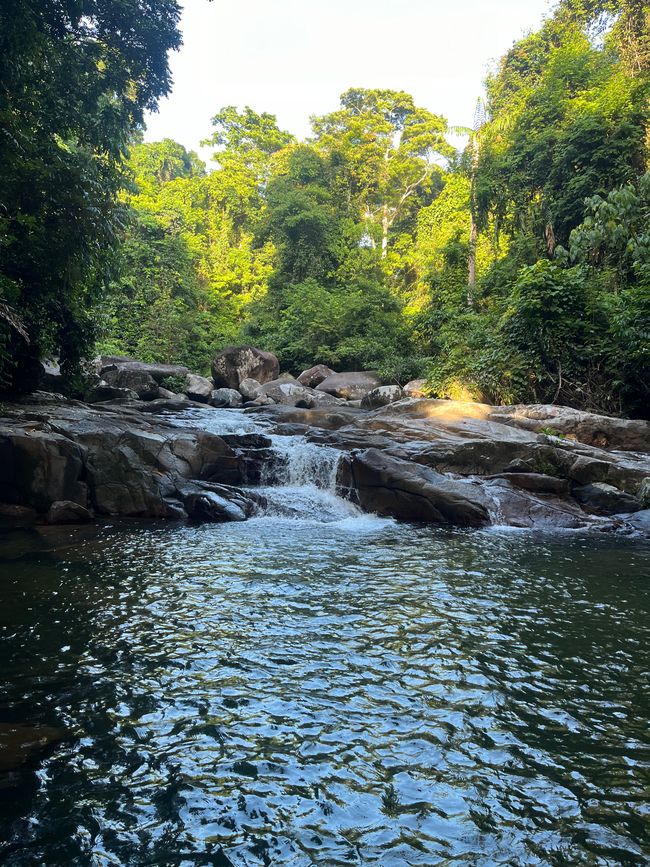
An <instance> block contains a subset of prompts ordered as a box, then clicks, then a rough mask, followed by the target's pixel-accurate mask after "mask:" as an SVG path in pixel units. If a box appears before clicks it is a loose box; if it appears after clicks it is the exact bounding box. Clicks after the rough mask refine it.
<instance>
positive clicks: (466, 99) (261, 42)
mask: <svg viewBox="0 0 650 867" xmlns="http://www.w3.org/2000/svg"><path fill="white" fill-rule="evenodd" d="M551 8H552V0H212V2H208V0H187V2H186V3H185V5H184V11H183V16H182V20H181V30H182V33H183V43H184V44H183V47H182V48H181V50H180V51H179V52H175V53H174V54H172V56H171V58H170V61H171V64H170V65H171V70H172V76H173V80H174V86H173V90H172V93H171V95H170V96H169V97H167V98H165V99H163V100H161V103H160V106H159V111H158V112H157V113H155V114H150V115H148V117H147V131H146V134H145V140H146V141H158V140H160V139H162V138H173V139H175V140H176V141H178V142H181V144H183V145H185V147H186V148H188V149H192V150H198V151H199V153H200V154H201V156H202V157H203V158H204V159H209V157H210V154H211V151H210V150H209V149H202V148H200V147H199V143H200V141H201V140H202V139H204V138H207V137H208V136H209V135H210V134H211V118H212V117H213V115H214V114H216V112H217V111H219V109H220V108H222V107H223V106H225V105H236V106H238V107H239V108H243V107H244V106H245V105H250V106H251V108H253V109H254V110H255V111H257V112H263V111H267V112H270V113H271V114H275V115H276V116H277V118H278V123H279V125H280V127H281V128H282V129H286V130H288V131H289V132H292V133H293V134H294V135H296V136H297V137H298V138H305V137H306V136H308V135H309V133H310V126H309V117H310V115H312V114H317V115H318V114H325V113H327V112H329V111H334V110H335V109H336V108H337V107H338V101H339V96H340V94H341V93H343V92H344V91H345V90H347V89H348V88H350V87H368V88H373V87H378V88H390V89H393V90H405V91H407V92H408V93H411V94H412V95H413V97H414V98H415V101H416V104H418V105H421V106H423V107H424V108H428V109H430V110H431V111H433V112H436V113H437V114H442V115H444V116H445V117H446V118H447V119H448V121H449V123H450V124H452V125H457V126H471V125H472V120H473V115H474V107H475V105H476V99H477V97H479V96H480V95H481V94H482V82H483V79H484V78H485V75H486V73H487V72H488V70H489V69H490V68H491V66H492V65H493V64H494V63H495V61H496V60H497V59H498V58H499V57H500V56H501V55H502V54H503V53H504V52H505V51H507V49H508V48H509V47H510V46H511V45H512V43H513V42H514V41H515V40H516V39H518V38H519V37H520V36H522V34H524V33H525V32H527V31H529V30H535V29H537V28H538V27H539V25H540V23H541V21H542V17H543V15H544V14H545V13H547V12H549V11H550V9H551Z"/></svg>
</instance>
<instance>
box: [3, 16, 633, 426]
mask: <svg viewBox="0 0 650 867" xmlns="http://www.w3.org/2000/svg"><path fill="white" fill-rule="evenodd" d="M64 5H65V4H64ZM72 5H73V4H70V6H71V7H72ZM86 5H87V7H88V8H86ZM86 5H84V3H76V4H74V9H75V12H76V13H77V12H78V13H79V15H78V16H77V17H75V16H72V15H71V12H70V10H67V11H61V10H62V8H63V7H62V6H61V4H58V5H55V4H52V5H51V8H50V5H49V4H48V3H46V4H44V8H45V10H46V11H45V12H43V11H42V7H43V4H36V3H34V4H33V8H32V6H31V5H30V4H27V6H26V9H27V14H23V15H20V14H18V12H17V11H15V12H14V13H13V14H12V13H11V11H10V12H9V15H8V16H6V17H7V18H8V21H9V23H10V25H11V27H10V28H9V29H8V30H6V32H5V33H3V35H2V37H0V38H2V39H3V40H4V42H3V44H6V46H7V51H6V52H5V56H4V57H3V58H2V59H0V64H1V66H0V74H1V75H2V82H3V83H6V82H9V85H10V86H9V87H6V86H5V88H4V91H3V92H2V93H3V95H2V97H0V99H4V100H5V102H4V103H3V102H0V112H3V114H2V118H3V119H5V118H7V119H8V120H7V122H8V123H9V124H10V128H11V130H12V135H13V137H14V139H15V141H14V142H13V143H11V142H12V139H11V136H10V137H7V138H5V139H4V140H3V143H2V145H1V147H3V148H4V149H5V150H4V151H3V154H2V155H3V156H4V161H3V162H2V164H1V165H0V180H1V181H2V185H3V201H4V200H5V199H6V200H7V201H11V207H10V208H9V209H5V210H4V211H2V212H0V230H2V233H3V242H2V245H0V281H1V282H0V329H1V330H0V353H1V352H2V348H1V347H2V345H4V346H5V347H6V346H7V342H8V341H9V340H11V342H12V347H13V349H14V351H16V350H17V349H22V350H26V349H27V341H26V340H25V339H24V338H25V335H26V336H27V337H29V339H30V341H31V342H30V344H29V354H30V355H31V356H32V357H33V358H36V357H38V356H39V355H41V356H42V355H43V354H45V353H47V352H57V353H59V354H60V355H61V358H62V359H63V360H64V361H65V362H66V363H68V364H70V365H72V363H73V362H74V361H75V360H76V359H77V358H78V357H79V356H80V355H81V354H82V353H84V352H86V351H87V349H88V343H89V338H90V337H91V335H92V332H93V330H94V331H96V332H97V334H98V342H97V347H98V348H99V349H100V350H101V351H108V352H115V353H124V354H129V355H135V356H138V357H140V358H143V359H145V360H162V361H178V362H183V363H186V364H187V365H189V366H190V367H192V368H194V369H196V370H200V371H207V370H208V368H209V363H210V359H211V356H212V355H213V354H214V353H215V352H216V351H218V350H219V349H221V348H222V347H223V346H224V345H225V344H228V343H235V342H243V341H247V342H248V341H251V342H255V343H257V344H259V345H261V346H262V347H263V348H266V349H270V350H273V351H274V352H276V353H277V354H278V355H279V356H280V359H281V361H282V363H283V365H284V366H285V367H287V368H289V369H291V370H293V371H294V372H298V371H299V369H300V368H302V367H306V366H309V365H311V364H313V363H316V362H324V363H327V364H330V365H331V366H334V367H339V368H341V369H343V368H348V369H349V368H361V367H364V368H369V367H372V368H378V369H379V370H380V371H381V372H382V373H383V374H384V375H385V376H386V377H388V378H395V379H397V380H398V381H404V380H405V379H407V378H410V377H414V376H425V377H427V378H428V382H429V388H430V391H431V393H432V394H434V395H439V396H451V397H473V398H479V399H485V400H489V401H493V402H530V401H540V402H542V401H544V402H546V401H557V402H559V403H570V404H573V405H576V406H583V407H589V408H592V409H598V410H601V411H606V412H628V413H640V412H647V403H648V382H649V381H650V371H649V369H648V352H649V350H648V331H649V325H648V318H649V308H650V300H649V296H650V236H649V235H648V231H649V229H648V225H649V217H650V176H649V175H648V155H649V146H650V134H649V114H648V112H649V109H648V104H649V98H650V90H649V82H650V79H649V70H650V10H649V9H648V7H647V3H645V2H643V0H561V2H559V4H558V6H557V7H556V9H555V11H554V13H553V15H552V16H550V17H549V18H548V19H547V20H546V21H545V23H544V25H543V26H542V28H541V29H540V30H539V31H538V32H536V33H532V34H529V35H527V36H525V37H524V38H523V39H521V40H519V41H518V42H516V43H515V44H514V45H513V46H512V48H511V49H510V50H509V51H508V52H507V54H506V55H505V56H504V57H503V58H502V60H501V62H500V65H499V67H498V69H497V70H496V72H495V73H494V74H493V75H491V76H490V77H489V79H488V81H487V83H486V91H487V102H486V111H485V116H482V115H481V117H479V118H478V122H477V124H476V126H475V129H474V130H473V131H471V133H470V136H469V144H468V146H467V148H466V150H465V152H464V153H462V154H461V153H458V152H456V151H455V150H454V148H452V147H451V146H450V144H449V143H448V141H447V138H448V133H449V132H450V130H449V129H448V128H447V124H446V121H445V119H444V118H442V117H440V116H439V115H437V114H434V113H432V112H431V111H429V110H427V109H425V108H422V107H420V106H417V105H416V104H415V103H414V101H413V99H412V98H411V97H410V96H409V95H408V94H406V93H403V92H399V91H391V90H366V89H360V88H356V89H351V90H349V91H347V92H346V93H344V94H343V96H342V97H341V102H340V106H339V108H338V109H337V110H335V111H333V112H331V113H329V114H327V115H325V116H322V117H314V118H312V128H313V135H312V137H311V139H310V140H308V141H307V142H304V143H299V142H297V141H296V140H295V139H294V138H293V136H291V135H290V134H289V133H287V132H285V131H283V130H281V129H280V128H279V127H278V125H277V122H276V119H275V117H274V116H273V115H271V114H267V113H262V114H258V113H257V112H255V111H254V110H253V109H251V108H248V107H246V108H245V109H244V110H243V111H240V110H238V109H237V108H235V107H233V106H227V107H225V108H223V109H221V110H220V111H219V112H218V113H217V114H216V115H215V117H214V118H213V134H212V136H211V137H210V138H208V139H207V141H206V142H204V144H206V145H209V146H211V147H212V148H213V149H214V151H213V156H214V166H213V167H212V168H211V170H206V167H205V165H204V164H203V163H202V162H201V160H199V159H198V157H197V156H196V154H194V153H192V152H188V151H186V149H185V148H184V147H182V146H181V145H179V144H177V143H176V142H174V141H171V140H165V141H162V142H156V143H148V144H145V143H142V141H141V140H139V139H138V136H137V127H138V124H139V122H140V120H141V111H142V109H143V107H145V106H147V105H151V104H153V103H154V102H155V99H156V97H157V96H158V95H160V94H161V93H163V92H164V91H165V89H166V87H167V70H166V61H165V51H166V49H167V48H169V47H174V45H175V44H176V43H177V40H178V36H177V34H176V30H175V24H176V17H177V9H176V6H175V4H174V3H172V2H171V0H169V2H167V3H160V4H157V6H156V10H157V15H156V16H153V17H151V16H149V17H148V18H147V20H146V24H145V23H142V24H141V26H142V27H143V28H144V30H143V31H142V32H139V33H138V34H137V35H138V38H137V39H135V38H134V37H132V36H129V37H117V36H116V35H115V32H120V33H121V32H123V31H124V32H126V30H124V28H123V25H124V21H122V19H121V18H120V16H123V17H126V18H128V16H129V15H133V16H135V15H136V12H137V11H138V10H139V8H140V4H139V2H138V0H128V2H124V3H120V4H106V9H104V4H102V3H101V2H95V3H93V4H86ZM108 6H110V10H109V9H108ZM82 7H83V8H82ZM9 8H10V10H11V5H10V7H9ZM17 8H18V7H17V6H16V9H17ZM37 9H38V10H41V11H40V12H39V11H36V10H37ZM81 13H84V14H83V15H82V14H81ZM3 14H5V13H3ZM57 16H59V18H60V21H59V26H58V29H57V21H58V19H57ZM61 16H63V17H61ZM66 16H67V17H66ZM141 17H144V16H141ZM129 20H130V19H129ZM61 22H63V23H61ZM138 22H140V19H138ZM139 26H140V25H139ZM114 30H115V32H113V31H114ZM135 30H137V28H135ZM128 32H129V33H133V32H135V31H134V30H133V29H132V30H130V31H128ZM129 40H131V41H129ZM131 43H133V44H131ZM0 47H2V46H0ZM29 57H33V58H34V64H33V66H31V65H30V64H29V63H28V62H27V60H26V59H27V58H29ZM57 70H59V71H58V72H57ZM59 72H60V74H61V75H65V76H66V77H67V80H74V81H77V82H82V81H83V82H84V86H83V87H78V88H77V91H78V94H77V95H76V96H75V99H73V100H71V101H70V102H69V103H68V102H66V103H65V105H63V104H62V102H61V100H57V99H56V96H57V93H60V92H61V87H62V85H61V80H60V79H59V78H58V77H57V76H58V74H59ZM39 76H40V78H39ZM45 78H47V82H46V83H45V84H43V87H40V86H37V84H38V82H39V81H41V79H43V80H44V79H45ZM6 93H9V94H10V97H9V101H7V97H6ZM36 117H37V118H38V120H36ZM31 125H34V128H35V134H33V135H32V133H31ZM28 131H29V135H28ZM7 142H10V144H7ZM128 142H130V153H129V156H128V160H127V161H126V162H125V161H124V159H123V158H124V155H125V152H126V149H127V143H128ZM43 190H45V191H46V192H45V193H44V192H43ZM116 240H119V244H116V243H115V242H116ZM115 249H116V253H115V254H113V253H111V252H110V251H111V250H115ZM46 263H47V266H46ZM21 332H22V333H21ZM5 353H6V349H5ZM3 369H4V371H5V373H4V375H5V378H6V376H7V370H8V366H7V364H6V363H5V364H4V365H3Z"/></svg>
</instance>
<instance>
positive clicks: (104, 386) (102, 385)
mask: <svg viewBox="0 0 650 867" xmlns="http://www.w3.org/2000/svg"><path fill="white" fill-rule="evenodd" d="M85 400H86V403H103V402H104V401H106V400H138V395H137V394H136V392H135V391H133V390H132V389H130V388H118V387H117V386H115V385H109V384H108V383H107V382H104V381H103V380H102V381H101V382H99V383H98V384H97V385H95V386H94V387H93V388H91V389H90V391H88V392H86V395H85Z"/></svg>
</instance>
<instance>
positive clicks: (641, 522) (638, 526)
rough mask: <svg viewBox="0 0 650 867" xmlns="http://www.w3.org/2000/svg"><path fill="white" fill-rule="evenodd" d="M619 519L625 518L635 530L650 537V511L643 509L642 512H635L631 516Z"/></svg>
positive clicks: (622, 516) (621, 516)
mask: <svg viewBox="0 0 650 867" xmlns="http://www.w3.org/2000/svg"><path fill="white" fill-rule="evenodd" d="M619 517H620V518H624V519H625V521H626V522H627V523H628V524H631V526H632V527H634V528H635V530H639V531H640V532H641V533H645V534H646V535H648V536H650V509H642V510H641V511H640V512H634V513H633V514H631V515H619Z"/></svg>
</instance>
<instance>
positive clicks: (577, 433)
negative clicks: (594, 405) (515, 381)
mask: <svg viewBox="0 0 650 867" xmlns="http://www.w3.org/2000/svg"><path fill="white" fill-rule="evenodd" d="M490 409H491V411H490V418H491V419H493V420H495V421H500V422H502V423H503V424H512V425H514V426H516V427H521V428H524V429H526V430H532V431H536V432H541V431H542V430H543V429H544V430H549V431H553V432H554V433H555V434H556V435H558V434H562V435H564V436H571V437H574V438H575V439H576V440H577V441H578V442H581V443H585V444H586V445H590V446H596V447H597V448H609V449H623V450H625V451H641V452H647V451H649V450H650V422H649V421H644V420H642V419H629V418H614V417H612V416H606V415H597V414H596V413H591V412H584V411H582V410H578V409H572V408H571V407H568V406H554V405H547V404H533V405H531V406H503V407H491V408H490Z"/></svg>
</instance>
